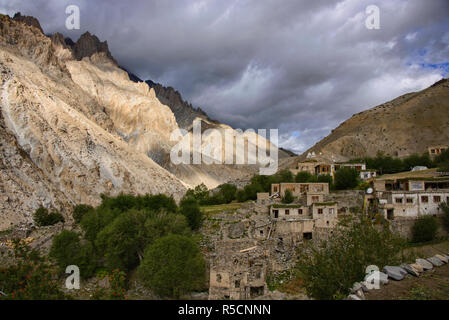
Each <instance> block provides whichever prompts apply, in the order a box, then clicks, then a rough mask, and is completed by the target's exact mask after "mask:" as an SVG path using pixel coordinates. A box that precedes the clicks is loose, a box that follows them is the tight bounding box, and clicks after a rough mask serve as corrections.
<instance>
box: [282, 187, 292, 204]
mask: <svg viewBox="0 0 449 320" xmlns="http://www.w3.org/2000/svg"><path fill="white" fill-rule="evenodd" d="M294 200H295V198H294V197H293V193H292V192H291V191H290V190H288V189H287V190H285V194H284V197H283V198H282V202H283V203H292V202H293V201H294Z"/></svg>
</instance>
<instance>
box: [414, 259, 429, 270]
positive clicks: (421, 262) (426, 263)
mask: <svg viewBox="0 0 449 320" xmlns="http://www.w3.org/2000/svg"><path fill="white" fill-rule="evenodd" d="M416 263H417V264H419V265H420V266H421V267H422V268H423V269H424V270H432V269H433V264H432V263H430V262H429V261H427V260H424V259H416Z"/></svg>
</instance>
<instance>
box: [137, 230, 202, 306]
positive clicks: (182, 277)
mask: <svg viewBox="0 0 449 320" xmlns="http://www.w3.org/2000/svg"><path fill="white" fill-rule="evenodd" d="M138 273H139V276H140V277H141V279H142V280H143V282H144V284H145V286H146V287H148V288H149V289H151V290H153V291H154V292H155V293H156V294H158V295H160V296H164V297H172V298H179V297H180V296H181V295H182V294H184V293H187V292H189V291H192V290H194V289H197V288H200V287H201V286H203V285H204V281H205V275H206V274H205V273H206V266H205V261H204V258H203V256H202V255H201V252H200V250H199V249H198V247H197V245H196V244H195V242H194V241H193V240H192V239H191V238H187V237H183V236H180V235H168V236H166V237H163V238H160V239H158V240H156V241H155V242H154V243H153V244H152V245H150V246H149V247H148V248H147V249H146V250H145V253H144V259H143V261H142V263H141V265H140V266H139V268H138Z"/></svg>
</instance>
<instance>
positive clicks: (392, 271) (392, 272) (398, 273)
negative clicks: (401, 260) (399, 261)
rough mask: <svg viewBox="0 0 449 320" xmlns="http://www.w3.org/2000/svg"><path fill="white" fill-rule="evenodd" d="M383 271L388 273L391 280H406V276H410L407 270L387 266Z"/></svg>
mask: <svg viewBox="0 0 449 320" xmlns="http://www.w3.org/2000/svg"><path fill="white" fill-rule="evenodd" d="M382 271H383V272H384V273H386V274H387V275H388V277H389V278H391V279H393V280H397V281H400V280H402V279H404V277H405V275H406V274H408V272H407V271H406V270H404V269H402V268H401V267H395V266H385V267H384V268H383V270H382Z"/></svg>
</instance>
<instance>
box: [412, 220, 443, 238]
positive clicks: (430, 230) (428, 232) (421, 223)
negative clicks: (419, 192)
mask: <svg viewBox="0 0 449 320" xmlns="http://www.w3.org/2000/svg"><path fill="white" fill-rule="evenodd" d="M437 231H438V221H437V219H436V218H435V217H432V216H422V217H420V218H419V219H418V220H416V222H415V224H414V225H413V227H412V239H413V242H415V243H419V242H427V241H432V240H434V239H435V238H436V235H437Z"/></svg>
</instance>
